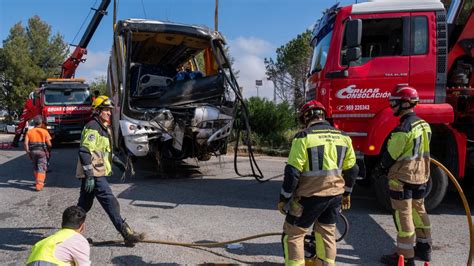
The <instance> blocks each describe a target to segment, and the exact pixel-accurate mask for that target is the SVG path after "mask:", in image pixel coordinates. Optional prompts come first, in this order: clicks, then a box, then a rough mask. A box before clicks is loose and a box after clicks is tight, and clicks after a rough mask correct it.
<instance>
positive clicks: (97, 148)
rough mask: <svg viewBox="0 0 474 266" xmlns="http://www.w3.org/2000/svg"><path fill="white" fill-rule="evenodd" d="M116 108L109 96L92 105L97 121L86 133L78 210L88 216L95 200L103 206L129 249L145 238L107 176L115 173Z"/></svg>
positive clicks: (81, 157)
mask: <svg viewBox="0 0 474 266" xmlns="http://www.w3.org/2000/svg"><path fill="white" fill-rule="evenodd" d="M112 108H113V104H112V101H111V100H110V99H109V98H108V97H107V96H99V97H97V98H96V99H95V100H94V102H92V109H93V117H94V118H93V119H92V120H91V121H90V122H89V123H87V124H86V125H85V127H84V129H83V131H82V135H81V145H80V148H79V161H78V165H77V166H78V167H77V174H76V175H77V176H78V177H79V178H81V180H82V181H81V191H80V196H79V201H78V203H77V205H78V206H80V207H82V208H84V210H86V212H88V211H89V210H90V209H91V207H92V204H93V202H94V197H95V198H97V200H98V201H99V202H100V204H101V205H102V207H103V208H104V210H105V212H106V213H107V214H108V216H109V218H110V220H111V221H112V223H113V224H114V226H115V228H116V229H117V231H119V232H120V234H121V235H122V236H123V238H124V240H125V245H126V246H129V247H133V246H134V245H135V243H137V242H139V241H140V240H143V234H138V233H135V232H134V231H133V230H132V229H131V228H130V226H129V225H128V224H127V223H126V222H125V220H124V219H123V218H122V216H121V215H120V206H119V202H118V200H117V198H115V196H114V195H113V194H112V190H111V189H110V186H109V184H108V182H107V178H106V176H110V175H111V173H112V166H111V163H112V162H116V161H117V159H116V158H112V157H114V156H113V153H112V147H111V134H110V123H111V122H110V121H111V119H110V116H111V109H112Z"/></svg>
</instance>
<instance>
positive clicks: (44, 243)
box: [26, 229, 79, 266]
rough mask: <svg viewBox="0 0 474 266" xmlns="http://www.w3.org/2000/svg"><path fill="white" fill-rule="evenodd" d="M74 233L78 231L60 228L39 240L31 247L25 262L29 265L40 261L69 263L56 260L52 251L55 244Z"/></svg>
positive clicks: (60, 263)
mask: <svg viewBox="0 0 474 266" xmlns="http://www.w3.org/2000/svg"><path fill="white" fill-rule="evenodd" d="M76 234H79V233H78V232H76V231H75V230H73V229H61V230H59V231H57V232H56V233H54V234H53V235H51V236H49V237H47V238H45V239H43V240H41V241H39V242H38V243H36V244H35V245H34V246H33V248H32V249H31V254H30V256H29V257H28V261H27V262H26V264H27V265H30V263H34V262H37V261H41V262H50V263H53V264H56V265H65V266H66V265H69V264H68V263H65V262H62V261H60V260H58V259H57V258H56V257H55V256H54V251H55V249H56V245H58V244H59V243H62V242H64V241H65V240H66V239H68V238H70V237H72V236H74V235H76Z"/></svg>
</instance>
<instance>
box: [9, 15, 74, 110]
mask: <svg viewBox="0 0 474 266" xmlns="http://www.w3.org/2000/svg"><path fill="white" fill-rule="evenodd" d="M67 48H68V47H67V44H66V43H65V42H64V40H63V37H62V36H61V35H60V34H59V33H57V34H55V35H54V36H51V26H49V25H48V24H46V23H45V22H43V21H41V19H40V18H39V17H38V16H34V17H31V18H30V19H29V20H28V26H27V27H26V28H24V27H23V26H22V25H21V22H18V23H16V24H15V25H13V27H12V28H11V29H10V34H9V35H8V36H7V38H6V39H5V40H3V48H0V105H1V106H3V108H5V109H6V110H7V111H8V112H9V115H13V114H14V113H17V114H21V110H22V107H23V103H24V102H25V100H26V98H27V96H28V94H29V93H30V92H31V91H32V90H33V88H34V87H36V86H38V84H39V83H40V81H42V80H45V79H46V78H48V77H55V76H57V75H58V74H59V73H60V72H61V64H62V62H64V60H65V58H66V55H67Z"/></svg>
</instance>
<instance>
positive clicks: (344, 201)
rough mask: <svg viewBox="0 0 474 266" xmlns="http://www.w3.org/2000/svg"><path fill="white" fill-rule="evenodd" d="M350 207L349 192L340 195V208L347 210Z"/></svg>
mask: <svg viewBox="0 0 474 266" xmlns="http://www.w3.org/2000/svg"><path fill="white" fill-rule="evenodd" d="M350 208H351V194H347V195H342V209H343V210H349V209H350Z"/></svg>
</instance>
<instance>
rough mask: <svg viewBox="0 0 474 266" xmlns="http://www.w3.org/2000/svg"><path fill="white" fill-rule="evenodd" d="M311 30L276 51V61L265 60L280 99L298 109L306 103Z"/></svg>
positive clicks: (268, 73) (267, 72)
mask: <svg viewBox="0 0 474 266" xmlns="http://www.w3.org/2000/svg"><path fill="white" fill-rule="evenodd" d="M310 38H311V32H310V31H309V30H307V31H305V32H303V33H302V34H299V35H298V36H297V37H296V38H294V39H292V40H291V41H289V42H288V43H286V44H285V45H282V46H281V47H279V48H278V49H277V50H276V54H277V55H276V60H273V59H272V58H265V68H266V75H267V78H268V79H269V80H271V81H272V82H273V85H274V86H275V91H276V95H277V97H278V98H279V99H281V100H282V101H286V102H291V103H293V106H294V107H295V108H298V107H299V106H300V105H301V104H303V101H304V92H305V90H306V87H305V83H306V75H307V73H308V69H309V63H310V60H311V46H310V44H309V41H310Z"/></svg>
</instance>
